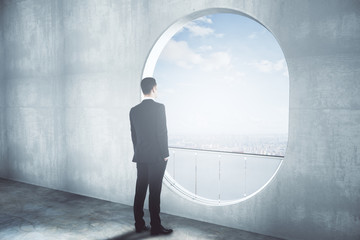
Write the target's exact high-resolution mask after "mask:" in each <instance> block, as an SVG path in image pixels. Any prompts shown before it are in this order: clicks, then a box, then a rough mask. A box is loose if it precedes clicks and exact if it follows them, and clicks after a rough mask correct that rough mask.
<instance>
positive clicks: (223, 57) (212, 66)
mask: <svg viewBox="0 0 360 240" xmlns="http://www.w3.org/2000/svg"><path fill="white" fill-rule="evenodd" d="M202 68H203V69H204V70H205V71H212V70H219V69H227V70H228V69H230V68H231V56H230V55H229V54H228V53H227V52H214V53H211V54H210V56H208V57H207V58H205V61H204V62H203V66H202Z"/></svg>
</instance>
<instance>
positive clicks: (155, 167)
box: [130, 78, 172, 235]
mask: <svg viewBox="0 0 360 240" xmlns="http://www.w3.org/2000/svg"><path fill="white" fill-rule="evenodd" d="M141 90H142V92H143V94H144V99H143V101H142V102H141V103H140V104H138V105H136V106H135V107H133V108H132V109H131V110H130V125H131V138H132V142H133V146H134V157H133V162H136V167H137V180H136V190H135V199H134V218H135V230H136V232H137V233H140V232H143V231H148V230H149V229H150V228H149V227H148V226H146V224H145V221H144V210H143V209H144V200H145V196H146V191H147V188H148V186H149V211H150V220H151V221H150V225H151V235H159V234H170V233H171V232H172V229H166V228H164V227H163V226H162V225H161V220H160V193H161V186H162V180H163V177H164V173H165V168H166V164H167V160H168V158H169V149H168V137H167V127H166V116H165V106H164V105H163V104H160V103H157V102H155V101H154V100H155V98H156V97H157V85H156V81H155V79H154V78H144V79H143V80H142V81H141Z"/></svg>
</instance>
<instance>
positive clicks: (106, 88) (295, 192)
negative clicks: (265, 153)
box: [0, 0, 360, 239]
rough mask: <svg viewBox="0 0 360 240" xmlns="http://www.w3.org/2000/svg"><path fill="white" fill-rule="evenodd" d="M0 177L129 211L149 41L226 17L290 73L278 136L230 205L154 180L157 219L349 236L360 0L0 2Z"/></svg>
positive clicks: (358, 111) (357, 212)
mask: <svg viewBox="0 0 360 240" xmlns="http://www.w3.org/2000/svg"><path fill="white" fill-rule="evenodd" d="M0 3H1V8H0V9H1V18H0V21H1V24H0V34H2V37H1V35H0V56H1V60H0V61H1V62H0V79H1V80H2V81H0V86H1V92H0V93H1V97H0V109H1V115H0V157H1V159H0V167H1V170H0V174H1V177H5V178H10V179H15V180H19V181H24V182H28V183H33V184H37V185H41V186H46V187H51V188H55V189H60V190H65V191H69V192H75V193H79V194H84V195H88V196H93V197H97V198H101V199H107V200H111V201H115V202H121V203H125V204H129V205H131V204H132V201H133V194H134V185H135V175H136V171H135V165H134V164H133V163H131V157H132V145H131V140H130V130H129V119H128V112H129V109H130V108H131V107H132V106H133V105H135V104H137V103H138V102H139V101H140V86H139V82H140V79H141V76H142V71H143V67H144V65H145V62H146V59H147V56H148V54H149V52H150V50H151V48H152V46H153V45H154V44H155V42H156V40H157V39H158V38H159V37H160V36H161V34H162V33H164V31H165V30H166V29H167V28H168V27H169V26H171V24H173V23H174V22H176V21H178V20H179V19H182V18H184V17H186V16H188V15H190V14H193V13H195V12H197V11H204V13H206V11H207V10H206V9H214V8H215V9H220V8H226V9H232V10H236V11H239V12H241V13H244V14H247V15H249V16H251V17H253V18H255V19H257V20H258V21H259V22H260V23H262V24H264V26H265V27H267V28H268V29H269V30H270V31H271V32H272V33H273V34H274V36H275V37H276V39H277V40H278V42H279V44H280V46H281V47H282V49H283V52H284V55H285V57H286V60H287V65H288V69H289V76H290V115H289V119H290V121H289V141H288V148H287V152H286V156H285V160H284V162H283V165H282V167H281V169H280V170H279V172H278V174H277V176H276V177H275V178H274V180H273V181H272V182H271V183H270V184H269V186H268V187H267V188H265V189H264V190H263V191H261V192H260V193H259V194H257V195H255V196H254V197H252V198H250V199H248V200H246V201H244V202H241V203H238V204H234V205H230V206H223V207H213V206H205V205H201V204H198V203H194V202H190V201H188V200H186V199H184V198H182V197H181V196H179V195H178V194H177V193H175V192H174V191H173V190H172V189H170V188H167V187H165V186H164V188H163V195H162V211H164V212H167V213H170V214H175V215H180V216H184V217H188V218H194V219H198V220H203V221H207V222H212V223H217V224H222V225H225V226H229V227H234V228H239V229H243V230H247V231H252V232H257V233H261V234H266V235H271V236H277V237H282V238H286V239H359V238H360V204H359V203H360V174H359V172H360V150H359V146H360V124H359V123H360V97H359V94H358V93H359V92H360V81H359V78H358V76H359V75H360V45H359V44H358V43H359V42H360V2H359V1H355V0H353V1H352V0H347V1H343V0H330V1H328V0H317V1H311V0H301V1H300V0H296V1H285V0H277V1H265V0H252V1H250V0H239V1H231V0H198V1H191V0H182V1H168V0H152V1H140V0H135V1H130V0H120V1H115V0H113V1H101V0H89V1H80V0H64V1H56V0H52V1H48V0H24V1H17V0H12V1H6V0H4V1H0Z"/></svg>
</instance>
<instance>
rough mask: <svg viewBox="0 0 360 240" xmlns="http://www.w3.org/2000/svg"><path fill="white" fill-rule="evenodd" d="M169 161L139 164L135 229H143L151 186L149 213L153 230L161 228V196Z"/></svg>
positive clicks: (135, 201) (135, 200)
mask: <svg viewBox="0 0 360 240" xmlns="http://www.w3.org/2000/svg"><path fill="white" fill-rule="evenodd" d="M166 164H167V161H164V160H162V161H158V162H149V163H137V164H136V167H137V180H136V190H135V198H134V218H135V228H142V227H143V226H144V225H145V221H144V201H145V197H146V192H147V188H148V186H149V211H150V220H151V221H150V225H151V228H152V229H157V228H160V225H161V220H160V194H161V187H162V180H163V177H164V173H165V168H166Z"/></svg>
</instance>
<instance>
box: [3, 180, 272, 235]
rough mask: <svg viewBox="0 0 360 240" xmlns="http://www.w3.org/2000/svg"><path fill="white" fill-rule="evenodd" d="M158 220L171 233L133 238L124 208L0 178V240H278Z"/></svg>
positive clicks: (199, 224) (171, 218)
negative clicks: (147, 239)
mask: <svg viewBox="0 0 360 240" xmlns="http://www.w3.org/2000/svg"><path fill="white" fill-rule="evenodd" d="M147 218H148V215H147ZM162 220H163V223H164V225H165V226H167V227H171V228H173V229H174V233H173V234H171V235H169V236H160V237H151V236H150V234H149V233H141V234H136V233H135V232H134V228H133V217H132V208H131V207H129V206H127V205H123V204H119V203H113V202H109V201H103V200H99V199H94V198H89V197H84V196H80V195H76V194H71V193H67V192H62V191H57V190H52V189H48V188H43V187H38V186H34V185H30V184H25V183H20V182H15V181H11V180H6V179H1V178H0V239H16V240H17V239H31V240H36V239H46V240H48V239H57V240H60V239H66V240H72V239H74V240H75V239H76V240H81V239H112V240H115V239H146V238H151V239H181V240H183V239H188V240H190V239H252V240H275V239H278V238H273V237H269V236H263V235H259V234H256V233H250V232H245V231H241V230H237V229H233V228H227V227H222V226H218V225H214V224H209V223H204V222H199V221H195V220H190V219H186V218H182V217H177V216H172V215H167V214H162Z"/></svg>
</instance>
